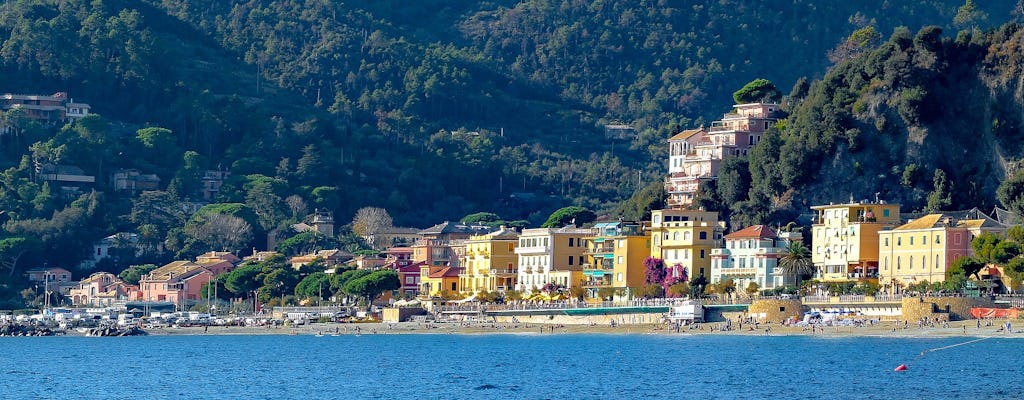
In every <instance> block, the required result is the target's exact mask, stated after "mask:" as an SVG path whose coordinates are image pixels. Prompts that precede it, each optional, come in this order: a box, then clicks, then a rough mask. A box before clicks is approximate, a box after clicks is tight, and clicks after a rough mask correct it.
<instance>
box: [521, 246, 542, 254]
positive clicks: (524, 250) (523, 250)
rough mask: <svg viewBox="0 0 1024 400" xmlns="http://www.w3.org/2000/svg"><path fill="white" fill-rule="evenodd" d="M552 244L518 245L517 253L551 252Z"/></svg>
mask: <svg viewBox="0 0 1024 400" xmlns="http://www.w3.org/2000/svg"><path fill="white" fill-rule="evenodd" d="M550 252H551V246H530V247H516V249H515V253H516V254H534V253H544V254H547V253H550Z"/></svg>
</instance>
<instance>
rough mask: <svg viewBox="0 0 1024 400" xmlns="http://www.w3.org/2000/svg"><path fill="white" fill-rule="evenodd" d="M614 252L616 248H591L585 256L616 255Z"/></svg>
mask: <svg viewBox="0 0 1024 400" xmlns="http://www.w3.org/2000/svg"><path fill="white" fill-rule="evenodd" d="M614 252H615V247H614V246H601V247H592V248H589V249H587V251H585V252H584V253H583V254H609V253H614Z"/></svg>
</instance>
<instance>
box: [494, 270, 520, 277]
mask: <svg viewBox="0 0 1024 400" xmlns="http://www.w3.org/2000/svg"><path fill="white" fill-rule="evenodd" d="M489 272H490V274H491V275H492V276H505V277H508V276H515V275H517V274H519V270H517V269H515V268H491V269H490V271H489Z"/></svg>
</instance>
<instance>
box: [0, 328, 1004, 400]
mask: <svg viewBox="0 0 1024 400" xmlns="http://www.w3.org/2000/svg"><path fill="white" fill-rule="evenodd" d="M973 339H974V338H930V339H922V338H912V339H911V338H884V337H841V338H828V337H813V336H733V335H725V336H714V335H692V336H691V335H679V336H673V335H644V334H584V335H579V334H558V333H555V334H478V335H463V334H397V335H396V334H389V335H367V334H364V335H359V336H356V335H341V336H329V335H327V336H322V337H317V336H313V335H298V336H288V335H253V336H144V337H117V338H114V337H107V338H104V337H15V338H0V371H2V373H3V377H2V378H0V398H4V399H1019V398H1024V379H1021V378H1022V372H1024V357H1022V355H1024V340H1021V339H1002V338H991V339H987V340H981V341H975V342H970V343H967V342H968V341H971V340H973ZM961 343H966V344H963V345H958V344H961ZM950 346H952V347H950ZM936 349H938V350H936ZM928 350H934V351H928ZM922 352H924V355H922ZM900 364H906V365H907V366H908V369H907V370H906V371H903V372H895V371H894V368H896V367H897V366H899V365H900Z"/></svg>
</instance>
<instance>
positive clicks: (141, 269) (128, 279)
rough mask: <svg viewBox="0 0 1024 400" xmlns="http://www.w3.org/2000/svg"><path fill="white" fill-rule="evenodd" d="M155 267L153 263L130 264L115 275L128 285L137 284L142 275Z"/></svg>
mask: <svg viewBox="0 0 1024 400" xmlns="http://www.w3.org/2000/svg"><path fill="white" fill-rule="evenodd" d="M156 268H157V266H156V265H155V264H142V265H132V266H130V267H128V268H127V269H125V270H124V271H121V273H120V274H117V277H118V278H121V280H122V281H125V283H127V284H129V285H138V284H139V280H140V279H142V276H143V275H146V274H148V273H150V272H151V271H153V270H154V269H156Z"/></svg>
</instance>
